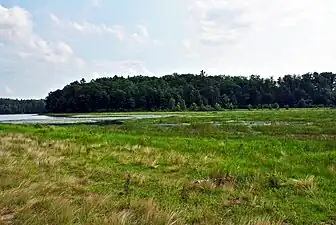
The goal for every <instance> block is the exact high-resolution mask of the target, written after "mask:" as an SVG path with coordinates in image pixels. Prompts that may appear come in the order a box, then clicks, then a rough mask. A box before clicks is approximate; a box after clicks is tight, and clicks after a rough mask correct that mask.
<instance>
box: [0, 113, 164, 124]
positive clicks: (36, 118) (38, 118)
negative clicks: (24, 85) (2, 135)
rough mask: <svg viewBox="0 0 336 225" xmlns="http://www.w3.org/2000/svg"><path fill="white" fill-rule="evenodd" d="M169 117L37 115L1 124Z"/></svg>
mask: <svg viewBox="0 0 336 225" xmlns="http://www.w3.org/2000/svg"><path fill="white" fill-rule="evenodd" d="M168 116H169V115H150V114H148V115H122V116H106V115H105V116H96V115H92V116H91V115H77V116H70V117H52V116H43V115H37V114H20V115H0V123H10V124H76V123H98V122H103V121H116V120H131V119H150V118H162V117H168Z"/></svg>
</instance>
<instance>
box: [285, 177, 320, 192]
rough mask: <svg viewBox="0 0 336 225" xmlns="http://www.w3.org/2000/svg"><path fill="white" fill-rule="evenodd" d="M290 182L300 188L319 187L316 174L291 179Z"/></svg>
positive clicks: (314, 188)
mask: <svg viewBox="0 0 336 225" xmlns="http://www.w3.org/2000/svg"><path fill="white" fill-rule="evenodd" d="M289 184H292V185H294V186H295V187H296V188H298V189H300V190H307V191H315V190H316V189H317V182H316V180H315V177H314V176H308V177H306V178H304V179H291V180H289Z"/></svg>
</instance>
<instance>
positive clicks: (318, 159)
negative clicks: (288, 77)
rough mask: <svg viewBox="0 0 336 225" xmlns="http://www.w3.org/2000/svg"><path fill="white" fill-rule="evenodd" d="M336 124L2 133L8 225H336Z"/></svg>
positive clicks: (305, 116) (206, 119) (199, 123)
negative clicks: (334, 224)
mask: <svg viewBox="0 0 336 225" xmlns="http://www.w3.org/2000/svg"><path fill="white" fill-rule="evenodd" d="M232 120H233V121H274V122H276V121H278V122H279V123H272V124H271V125H269V124H267V125H265V124H263V123H256V124H254V123H245V122H244V123H232V122H229V123H228V122H227V121H232ZM335 120H336V111H334V110H301V111H300V110H290V111H284V110H281V111H253V112H248V111H238V112H221V113H197V114H194V115H193V117H178V116H177V117H171V118H162V119H155V120H141V121H126V122H125V124H124V125H121V126H96V125H71V126H25V125H0V141H1V146H0V181H1V182H0V190H1V192H0V224H1V223H3V224H256V225H257V224H258V225H259V224H333V223H335V221H336V214H335V212H336V186H335V182H336V138H335V137H336V126H335V125H336V124H335V122H336V121H335ZM210 122H214V123H215V124H216V125H215V126H214V123H210ZM280 122H281V123H280ZM284 122H286V123H284ZM167 123H169V124H177V126H158V124H167ZM179 123H185V124H188V126H184V125H179Z"/></svg>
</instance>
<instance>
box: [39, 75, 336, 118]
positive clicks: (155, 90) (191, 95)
mask: <svg viewBox="0 0 336 225" xmlns="http://www.w3.org/2000/svg"><path fill="white" fill-rule="evenodd" d="M314 105H315V106H317V105H320V106H333V105H336V74H334V73H307V74H304V75H286V76H283V77H281V78H279V79H277V80H275V79H273V78H272V77H270V78H261V77H260V76H256V75H252V76H250V77H243V76H207V75H206V74H205V72H204V71H201V73H200V74H199V75H193V74H182V75H179V74H173V75H167V76H163V77H144V76H136V77H128V78H123V77H118V76H114V77H111V78H99V79H96V80H92V81H91V82H86V81H85V80H84V79H82V80H81V81H75V82H73V83H70V84H69V85H67V86H65V87H64V88H63V89H62V90H56V91H54V92H51V93H49V95H48V96H47V98H46V109H47V110H48V111H49V112H55V113H57V112H96V111H134V110H167V109H171V110H184V109H186V108H189V109H190V110H212V109H214V108H216V109H219V108H230V109H232V108H251V107H254V108H263V107H275V108H277V107H286V108H289V107H311V106H314Z"/></svg>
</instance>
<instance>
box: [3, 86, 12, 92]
mask: <svg viewBox="0 0 336 225" xmlns="http://www.w3.org/2000/svg"><path fill="white" fill-rule="evenodd" d="M5 92H6V94H13V91H12V89H11V88H10V87H8V86H7V85H6V86H5Z"/></svg>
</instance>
